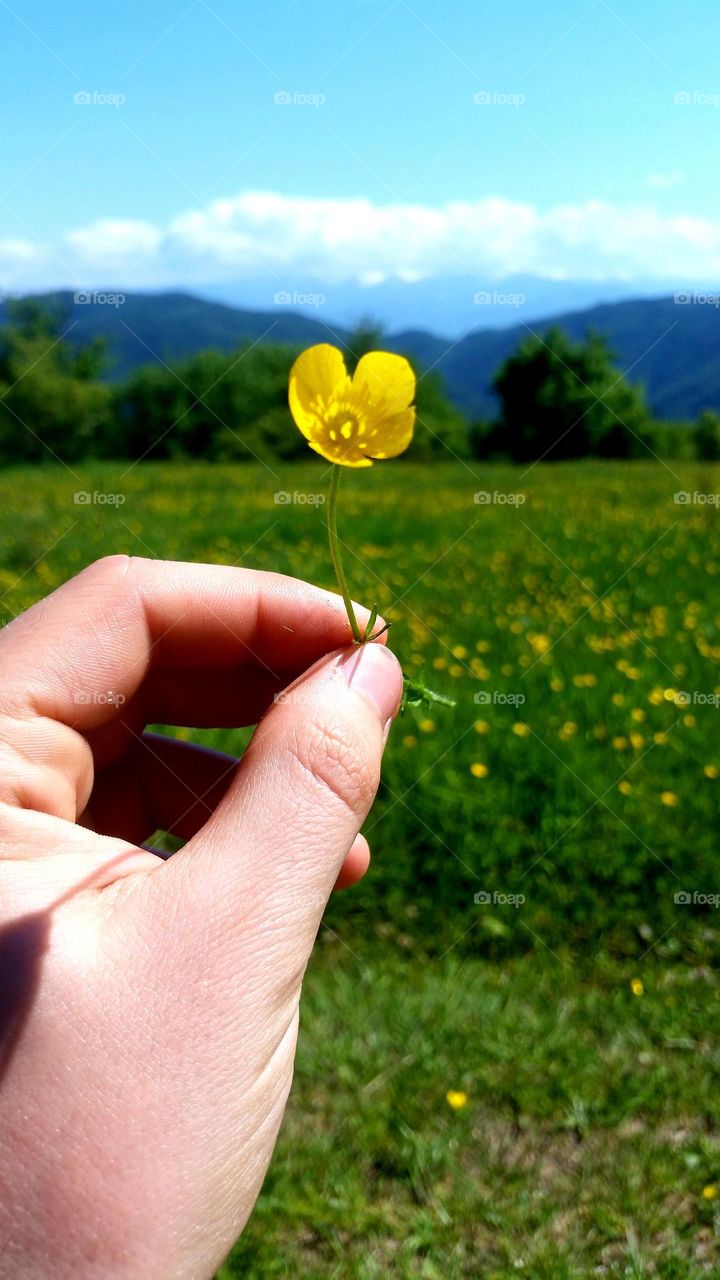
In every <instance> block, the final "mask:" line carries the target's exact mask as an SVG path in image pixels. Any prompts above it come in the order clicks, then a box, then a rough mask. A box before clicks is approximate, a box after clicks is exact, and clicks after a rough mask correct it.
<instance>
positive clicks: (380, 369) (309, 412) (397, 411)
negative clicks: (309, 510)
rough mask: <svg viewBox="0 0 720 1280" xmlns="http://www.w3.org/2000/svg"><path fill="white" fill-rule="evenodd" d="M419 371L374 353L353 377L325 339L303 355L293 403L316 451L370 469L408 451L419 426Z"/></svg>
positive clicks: (293, 375) (293, 376)
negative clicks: (415, 403)
mask: <svg viewBox="0 0 720 1280" xmlns="http://www.w3.org/2000/svg"><path fill="white" fill-rule="evenodd" d="M414 398H415V374H414V373H413V371H412V368H411V366H410V365H409V363H408V361H407V360H405V358H404V357H403V356H397V355H391V354H390V353H389V352H387V351H371V352H370V353H369V354H368V355H365V356H363V357H362V359H361V360H359V361H358V366H357V369H356V370H355V373H354V374H353V376H352V378H350V377H349V375H348V372H347V369H346V368H345V360H344V358H343V354H342V352H341V351H339V350H338V348H337V347H333V346H331V345H330V344H329V343H326V342H321V343H319V344H318V346H315V347H309V348H308V350H307V351H303V353H302V355H300V356H298V358H297V360H296V361H295V363H294V365H293V367H292V370H291V372H290V386H289V402H290V412H291V413H292V416H293V418H294V419H295V423H296V425H297V426H298V428H299V429H300V431H301V432H302V434H303V435H304V436H305V439H306V440H307V442H308V444H309V445H310V448H311V449H314V450H315V452H316V453H319V454H320V455H321V457H323V458H327V460H328V462H337V463H339V464H340V466H343V467H370V466H372V464H373V461H374V460H375V459H376V458H395V457H397V455H398V454H399V453H403V452H404V450H405V449H407V447H408V445H409V444H410V441H411V440H412V435H413V429H414V426H415V410H414V408H413V407H412V402H413V400H414Z"/></svg>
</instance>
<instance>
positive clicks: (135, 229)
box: [0, 175, 720, 289]
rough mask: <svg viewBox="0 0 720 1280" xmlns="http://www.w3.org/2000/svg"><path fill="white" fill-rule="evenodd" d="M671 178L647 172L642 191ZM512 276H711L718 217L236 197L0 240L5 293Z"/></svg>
mask: <svg viewBox="0 0 720 1280" xmlns="http://www.w3.org/2000/svg"><path fill="white" fill-rule="evenodd" d="M673 177H674V175H665V176H664V177H663V175H655V178H656V180H657V181H656V183H655V185H656V186H658V187H659V186H662V185H667V181H666V179H669V178H673ZM660 179H662V182H661V181H660ZM518 274H531V275H536V276H540V277H544V278H546V279H553V280H563V279H570V280H573V279H575V280H577V279H583V280H618V281H633V280H635V279H637V280H642V281H648V280H661V281H668V280H677V281H678V282H680V283H682V284H685V283H692V282H698V283H708V282H711V281H713V280H716V279H718V278H719V277H720V219H717V220H716V219H709V218H700V217H696V216H694V215H690V214H682V215H672V216H671V215H667V214H663V213H660V212H659V211H658V210H657V209H656V208H655V207H654V205H653V204H652V203H651V202H650V201H649V202H648V203H647V204H643V205H634V206H624V205H613V204H609V203H606V202H604V201H601V200H587V201H584V202H583V203H578V204H565V205H556V206H554V207H552V208H550V209H547V210H540V209H538V208H537V207H536V206H533V205H531V204H528V203H524V202H521V201H513V200H507V199H505V198H503V197H501V196H492V195H490V196H483V197H482V198H480V199H478V200H475V201H451V202H448V203H446V204H444V205H442V206H440V207H437V208H433V207H430V206H426V205H420V204H392V205H380V204H375V203H373V202H372V201H370V200H367V199H364V198H356V199H342V200H339V199H317V198H311V197H301V196H283V195H278V194H277V193H273V192H257V191H249V192H244V193H242V194H241V195H238V196H235V197H231V198H226V199H222V200H215V201H213V202H212V203H211V204H209V205H207V206H206V207H204V208H197V209H190V210H187V211H186V212H184V213H182V214H181V215H179V216H178V217H176V218H174V219H173V220H172V221H171V222H170V223H169V225H167V226H166V227H162V226H159V225H154V224H152V223H150V222H146V221H140V220H133V219H122V218H102V219H99V220H98V221H96V222H94V223H91V224H90V225H88V226H84V227H80V228H77V229H73V230H70V231H68V232H67V233H66V234H65V235H64V236H63V237H62V238H61V239H60V240H59V241H58V242H57V244H52V243H48V244H45V245H41V244H32V243H30V242H28V241H13V240H4V241H3V240H0V287H6V288H22V287H50V286H55V285H60V284H62V285H66V286H76V287H77V286H83V287H84V286H91V285H94V286H96V287H100V286H122V287H124V288H126V289H132V288H143V287H161V286H169V285H183V284H193V283H198V284H202V283H207V284H212V283H216V282H223V283H225V282H227V281H233V280H234V281H239V280H242V279H243V278H259V277H275V279H277V280H280V281H282V280H283V279H287V277H288V275H293V276H303V277H306V278H313V279H318V280H326V281H328V283H340V282H343V281H355V282H357V283H358V284H364V285H366V286H368V285H371V284H374V283H379V282H382V281H385V280H389V279H397V280H400V281H406V282H411V281H416V280H419V279H423V278H429V277H436V276H445V277H446V276H453V275H463V276H467V275H472V276H476V277H481V278H483V279H497V280H501V279H503V277H506V276H510V275H518Z"/></svg>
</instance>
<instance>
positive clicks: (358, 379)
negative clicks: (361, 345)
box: [353, 351, 415, 418]
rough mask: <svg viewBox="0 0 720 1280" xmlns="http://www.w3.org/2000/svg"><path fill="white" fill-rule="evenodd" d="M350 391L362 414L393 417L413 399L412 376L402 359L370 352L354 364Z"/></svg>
mask: <svg viewBox="0 0 720 1280" xmlns="http://www.w3.org/2000/svg"><path fill="white" fill-rule="evenodd" d="M353 391H354V392H355V393H356V394H357V395H358V396H360V398H361V400H362V403H363V405H364V406H365V408H366V410H370V411H373V410H376V411H378V413H380V414H382V416H383V417H384V418H385V417H394V416H395V415H396V414H400V413H402V412H403V410H404V409H407V408H408V406H409V405H411V404H412V402H413V400H414V399H415V374H414V373H413V370H412V366H411V365H410V364H409V363H408V361H407V360H406V359H405V357H404V356H396V355H392V354H391V353H390V352H389V351H370V352H369V353H368V354H367V355H366V356H363V357H362V359H361V360H359V361H358V367H357V369H356V370H355V374H354V376H353Z"/></svg>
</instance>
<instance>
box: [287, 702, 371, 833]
mask: <svg viewBox="0 0 720 1280" xmlns="http://www.w3.org/2000/svg"><path fill="white" fill-rule="evenodd" d="M291 750H292V753H293V755H294V757H295V759H296V760H297V762H298V765H299V767H300V768H301V769H302V770H303V771H304V772H305V773H306V774H307V775H309V776H310V777H311V778H312V780H313V782H314V783H315V785H317V786H319V787H321V788H322V789H323V790H324V791H325V792H330V793H331V794H332V795H333V796H335V797H336V798H337V799H338V800H339V801H340V802H341V803H342V804H343V805H344V806H345V807H346V808H347V809H350V810H351V811H352V812H353V813H354V814H356V815H358V814H363V815H364V813H365V812H366V810H367V809H368V808H369V807H370V805H371V803H372V800H373V797H374V795H375V792H376V790H377V786H378V781H379V763H378V762H377V761H376V760H374V759H373V754H372V752H371V751H370V749H369V747H368V745H367V743H366V742H365V741H364V740H363V738H362V737H361V735H360V734H359V732H358V731H357V730H356V729H355V727H354V726H353V725H352V724H351V723H349V722H347V721H345V722H342V721H339V720H338V721H335V722H334V723H331V724H327V723H322V722H321V721H320V720H318V719H316V718H314V717H313V718H311V719H309V720H306V721H305V722H304V723H303V724H301V725H298V728H297V731H296V733H295V735H294V739H293V742H292V747H291Z"/></svg>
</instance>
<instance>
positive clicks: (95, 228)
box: [65, 218, 163, 266]
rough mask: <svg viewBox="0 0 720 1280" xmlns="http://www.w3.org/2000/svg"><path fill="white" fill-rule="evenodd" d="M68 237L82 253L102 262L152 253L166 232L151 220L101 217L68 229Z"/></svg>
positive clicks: (73, 245)
mask: <svg viewBox="0 0 720 1280" xmlns="http://www.w3.org/2000/svg"><path fill="white" fill-rule="evenodd" d="M65 241H66V243H67V244H69V245H70V247H71V249H74V250H75V251H76V252H77V254H78V256H79V257H81V258H84V259H85V260H86V261H87V262H88V263H96V264H98V265H100V266H102V265H103V263H105V262H108V263H110V264H116V263H117V261H118V259H122V258H130V259H134V258H135V257H136V256H137V255H138V254H142V255H145V256H147V255H150V256H152V255H153V254H154V253H155V252H156V250H157V249H158V248H159V247H160V245H161V244H162V241H163V233H162V231H160V230H159V229H158V228H157V227H154V226H152V224H151V223H149V222H136V221H133V220H132V219H130V218H100V219H99V220H98V221H97V222H93V223H92V224H91V225H90V226H89V227H81V228H80V229H79V230H77V231H68V233H67V235H66V236H65Z"/></svg>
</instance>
